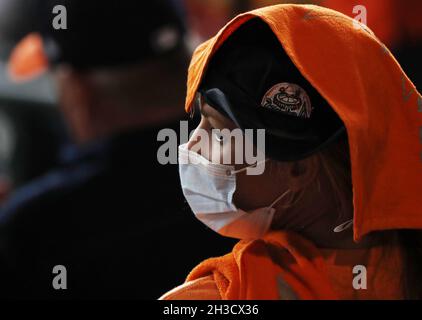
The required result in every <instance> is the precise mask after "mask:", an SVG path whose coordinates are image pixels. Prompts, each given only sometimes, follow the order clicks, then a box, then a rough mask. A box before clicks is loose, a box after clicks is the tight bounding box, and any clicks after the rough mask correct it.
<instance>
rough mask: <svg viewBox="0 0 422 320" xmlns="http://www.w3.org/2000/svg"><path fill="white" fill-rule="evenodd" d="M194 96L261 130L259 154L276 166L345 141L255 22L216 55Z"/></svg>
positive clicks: (328, 111)
mask: <svg viewBox="0 0 422 320" xmlns="http://www.w3.org/2000/svg"><path fill="white" fill-rule="evenodd" d="M329 76H330V75H329V74H327V77H329ZM199 94H200V95H201V96H202V97H203V98H204V99H205V101H206V102H207V103H208V104H209V105H210V106H211V107H213V108H215V109H216V110H217V111H219V112H220V113H222V114H223V115H225V116H226V117H227V118H229V119H231V120H232V121H233V122H234V123H235V124H236V125H237V126H238V127H239V128H241V129H265V142H266V143H265V152H266V154H267V155H268V156H269V157H270V158H273V159H276V160H279V161H295V160H300V159H303V158H306V157H308V156H310V155H312V154H313V153H315V152H317V151H319V150H321V149H322V148H324V147H325V146H327V145H329V144H330V143H331V142H332V141H334V140H335V139H337V138H339V137H346V129H345V126H344V123H343V122H342V120H341V119H340V118H339V116H338V115H337V114H336V113H335V111H334V110H333V109H332V108H331V106H330V105H329V103H328V102H327V101H326V100H325V99H324V98H323V97H322V96H321V94H320V93H319V92H318V91H317V90H316V89H315V88H314V87H313V86H312V85H311V84H310V83H309V81H307V79H306V78H305V77H304V76H303V75H302V74H301V73H300V71H299V70H298V69H297V68H296V66H295V65H294V64H293V62H292V61H291V59H290V58H289V56H288V55H287V54H286V52H285V51H284V49H283V47H282V46H281V44H280V42H279V41H278V39H277V37H276V36H275V34H274V33H273V32H272V30H271V29H270V28H269V27H268V25H267V24H266V23H264V22H263V21H262V20H260V19H258V18H256V19H252V20H250V21H248V22H246V23H245V24H244V25H242V26H241V27H239V29H237V30H236V31H235V32H234V33H233V34H232V35H231V36H230V37H229V38H228V39H227V40H226V41H225V42H224V43H223V45H222V46H221V47H220V48H219V49H218V50H217V52H216V53H215V54H214V56H213V57H212V58H211V61H210V63H209V65H208V67H207V69H206V71H205V75H204V77H203V80H202V82H201V84H200V86H199Z"/></svg>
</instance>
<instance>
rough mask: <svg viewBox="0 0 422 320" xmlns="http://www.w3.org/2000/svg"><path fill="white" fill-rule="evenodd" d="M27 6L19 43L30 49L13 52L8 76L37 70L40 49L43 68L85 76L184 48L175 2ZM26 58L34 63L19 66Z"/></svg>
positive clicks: (109, 0) (62, 1)
mask: <svg viewBox="0 0 422 320" xmlns="http://www.w3.org/2000/svg"><path fill="white" fill-rule="evenodd" d="M28 5H31V6H33V7H32V11H33V21H32V24H31V26H32V30H28V34H30V36H28V37H27V39H23V40H22V42H24V40H26V41H28V42H30V43H26V44H18V45H17V46H16V48H15V50H16V51H18V52H14V53H12V55H11V59H10V69H12V73H13V70H18V71H19V70H25V72H27V73H30V70H29V72H28V69H30V68H28V65H33V68H35V67H37V68H38V69H39V68H40V66H39V64H40V63H41V62H40V61H41V60H42V59H41V58H40V57H39V56H40V50H41V49H40V48H37V47H39V46H40V45H42V53H43V54H44V55H45V59H44V60H45V63H48V65H50V66H54V65H56V64H60V63H66V64H69V65H71V66H73V67H74V68H77V69H82V70H85V69H93V68H99V67H113V66H119V65H124V64H131V63H138V62H142V61H144V60H146V59H149V58H152V57H157V56H164V55H166V54H169V53H171V52H174V51H175V50H177V49H179V48H181V46H182V45H183V44H184V35H185V32H186V26H185V19H184V18H185V17H184V16H185V12H184V8H183V6H182V3H181V1H179V0H154V1H133V0H119V1H116V0H102V1H88V0H33V1H31V2H28ZM63 16H65V17H66V18H65V19H66V20H65V21H64V20H63V19H62V17H63ZM34 33H35V34H37V35H38V37H34V36H33V35H34ZM35 48H37V49H35ZM23 51H26V52H23ZM31 55H32V57H33V59H34V60H35V62H32V61H25V59H26V60H28V59H31ZM37 55H38V56H37ZM22 60H23V61H22ZM25 63H26V65H24V64H25ZM19 64H21V65H19ZM34 72H35V71H34ZM29 76H30V74H29Z"/></svg>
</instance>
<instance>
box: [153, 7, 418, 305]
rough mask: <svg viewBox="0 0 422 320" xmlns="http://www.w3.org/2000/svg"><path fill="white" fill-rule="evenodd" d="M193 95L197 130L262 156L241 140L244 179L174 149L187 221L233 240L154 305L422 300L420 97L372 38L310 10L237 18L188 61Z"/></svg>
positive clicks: (188, 149) (239, 172) (271, 10)
mask: <svg viewBox="0 0 422 320" xmlns="http://www.w3.org/2000/svg"><path fill="white" fill-rule="evenodd" d="M328 17H329V18H328ZM403 90H404V91H403ZM403 92H407V93H408V94H406V95H403ZM195 96H196V97H198V96H199V97H201V99H200V100H198V101H199V104H200V106H199V107H200V108H201V109H203V111H207V110H208V112H206V113H207V115H206V116H204V114H205V112H201V113H202V114H203V116H202V121H201V124H200V128H202V129H207V130H210V128H213V127H218V126H220V127H225V125H224V123H227V121H229V122H230V124H231V125H230V126H233V127H237V128H240V129H242V130H243V131H245V130H246V129H249V128H250V129H254V130H258V129H265V146H264V147H262V146H260V145H258V144H257V143H254V141H248V140H247V139H245V144H248V143H249V144H252V145H253V148H254V149H255V151H256V152H258V153H261V154H262V156H261V157H260V161H258V162H257V163H256V164H255V166H253V165H250V164H246V165H243V166H239V165H234V164H226V163H223V164H222V163H217V162H216V161H213V159H212V158H214V157H211V155H210V154H206V153H198V152H196V151H195V150H194V148H192V144H190V143H188V144H186V145H182V146H180V147H179V168H180V177H181V186H182V189H183V193H184V195H185V197H186V200H187V202H188V203H189V205H190V207H191V209H192V211H193V212H194V214H195V216H196V217H197V218H198V219H199V220H201V221H202V222H203V223H205V224H206V225H207V226H209V227H210V228H211V229H213V230H214V231H216V232H218V233H220V234H221V235H223V236H227V237H233V238H238V239H240V241H239V242H238V243H237V245H236V246H235V247H234V248H233V251H232V252H231V253H228V254H227V255H225V256H222V257H216V258H210V259H208V260H205V261H203V262H202V263H200V264H199V265H198V266H197V267H196V268H194V269H193V270H192V272H191V273H190V274H189V275H188V277H187V280H186V282H185V283H184V284H183V285H181V286H179V287H177V288H175V289H173V290H171V291H170V292H168V293H166V294H164V295H163V296H162V297H161V299H169V300H170V299H282V300H291V299H404V298H422V288H421V287H420V286H419V285H417V284H418V283H420V281H419V280H421V279H422V274H421V271H420V270H422V269H420V268H419V266H421V265H422V256H420V253H419V251H418V250H419V249H420V243H421V242H420V240H421V239H422V237H421V236H420V235H419V233H418V231H419V229H420V228H421V227H422V210H421V209H422V200H421V198H420V196H418V192H417V190H420V188H421V187H422V179H421V178H422V174H421V172H422V171H421V170H420V169H421V166H422V162H421V161H420V157H419V154H420V152H421V149H422V145H421V144H420V142H419V140H418V137H417V132H418V130H419V129H418V128H420V127H422V116H421V114H420V113H418V111H417V110H418V105H419V104H420V101H422V97H421V95H420V94H419V93H418V91H417V90H416V88H415V87H414V85H413V84H412V82H411V81H410V80H409V79H408V78H407V76H406V75H405V74H404V72H403V71H402V69H401V68H400V65H399V64H398V63H397V61H396V60H395V59H394V57H393V56H392V55H391V53H389V51H388V49H387V48H386V47H385V46H384V45H383V44H382V43H380V42H379V40H378V39H377V38H376V37H375V36H374V34H373V33H372V31H370V30H369V29H368V28H367V27H365V26H363V25H362V26H361V28H360V29H356V26H355V24H354V21H353V20H352V19H350V18H347V17H346V16H344V15H342V14H339V13H337V12H335V11H332V10H329V9H325V8H320V7H316V6H307V5H278V6H272V7H267V8H262V9H258V10H256V11H252V12H249V13H246V14H243V15H240V16H238V17H236V18H235V19H233V20H232V21H231V22H229V23H228V24H227V25H226V26H225V27H224V28H223V29H222V30H221V31H220V32H219V33H218V34H217V35H216V36H215V37H214V38H212V39H210V40H209V41H207V42H205V43H204V44H202V45H201V46H199V47H198V48H197V50H196V51H195V54H194V57H193V59H192V62H191V65H190V68H189V77H188V92H187V100H186V111H188V112H191V111H192V109H193V108H194V100H195V99H194V97H195ZM212 115H214V116H212ZM222 118H224V120H220V121H219V119H222ZM194 138H195V135H194V136H193V137H192V138H191V139H194ZM209 143H210V147H211V149H213V147H212V142H209ZM249 147H250V146H249ZM259 166H263V167H264V170H262V172H261V174H260V175H258V176H254V175H248V170H250V169H253V168H254V167H259ZM403 229H406V230H403Z"/></svg>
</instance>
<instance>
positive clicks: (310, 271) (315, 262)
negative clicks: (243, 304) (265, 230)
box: [162, 231, 403, 300]
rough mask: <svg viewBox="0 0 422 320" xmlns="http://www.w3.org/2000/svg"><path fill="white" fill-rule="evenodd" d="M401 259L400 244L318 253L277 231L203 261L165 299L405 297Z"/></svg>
mask: <svg viewBox="0 0 422 320" xmlns="http://www.w3.org/2000/svg"><path fill="white" fill-rule="evenodd" d="M401 261H402V256H401V250H400V247H399V246H397V245H389V246H374V247H371V248H369V249H343V250H332V249H323V250H320V249H317V248H316V247H315V246H314V245H313V244H312V243H311V242H309V241H307V240H306V239H304V238H302V237H301V236H300V235H297V234H294V233H289V232H282V231H278V232H275V231H274V232H271V233H269V234H268V235H267V236H265V237H264V238H263V239H262V240H254V241H240V242H239V243H238V244H237V245H236V246H235V247H234V249H233V251H232V253H230V254H227V255H225V256H223V257H218V258H211V259H208V260H205V261H204V262H202V263H201V264H199V265H198V266H197V267H196V268H195V269H193V270H192V272H191V273H190V274H189V276H188V278H187V280H186V283H185V284H184V285H182V286H180V287H178V288H176V289H174V290H172V291H171V292H169V293H167V294H166V295H164V296H163V297H162V299H165V300H197V299H211V300H216V299H225V300H261V299H266V300H296V299H303V300H306V299H349V300H350V299H388V300H391V299H394V300H395V299H402V298H403V295H402V290H401V275H402V274H401V272H402V263H401ZM359 265H364V266H365V268H366V273H365V277H366V281H365V283H366V284H367V286H366V288H361V289H360V290H356V288H354V287H353V283H354V281H355V282H356V283H355V285H361V284H362V282H360V281H361V278H360V276H362V273H361V271H362V270H354V267H355V266H359ZM358 275H359V277H357V276H358Z"/></svg>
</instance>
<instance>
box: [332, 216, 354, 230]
mask: <svg viewBox="0 0 422 320" xmlns="http://www.w3.org/2000/svg"><path fill="white" fill-rule="evenodd" d="M351 226H353V219H350V220H347V221H346V222H343V223H342V224H340V225H338V226H337V227H335V228H334V230H333V232H335V233H339V232H343V231H344V230H347V229H349V228H350V227H351Z"/></svg>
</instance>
